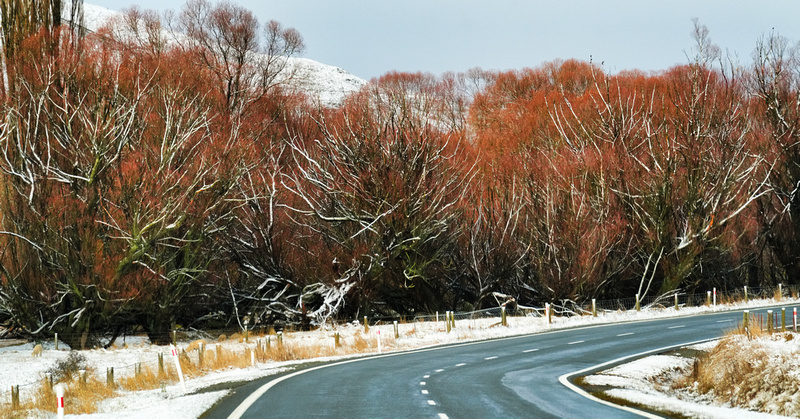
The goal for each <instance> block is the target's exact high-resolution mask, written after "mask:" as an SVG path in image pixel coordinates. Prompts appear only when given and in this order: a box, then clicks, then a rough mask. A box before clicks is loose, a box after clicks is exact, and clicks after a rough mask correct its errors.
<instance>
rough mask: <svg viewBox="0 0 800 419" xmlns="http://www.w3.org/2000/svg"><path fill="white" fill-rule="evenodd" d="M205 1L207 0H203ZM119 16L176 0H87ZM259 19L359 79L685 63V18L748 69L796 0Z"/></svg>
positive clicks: (337, 8) (409, 3)
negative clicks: (290, 30) (582, 64)
mask: <svg viewBox="0 0 800 419" xmlns="http://www.w3.org/2000/svg"><path fill="white" fill-rule="evenodd" d="M212 2H213V0H212ZM88 3H91V4H95V5H99V6H104V7H107V8H109V9H113V10H122V9H125V8H127V7H130V6H131V5H133V4H137V5H139V7H140V8H142V9H153V10H156V11H159V12H161V11H164V10H167V9H172V10H175V11H179V10H180V9H181V7H182V6H183V4H184V3H185V1H184V0H143V1H132V0H90V1H88ZM233 3H235V4H239V5H241V6H243V7H246V8H247V9H250V10H251V11H253V13H254V14H255V15H256V17H258V19H259V21H260V22H266V21H268V20H271V19H275V20H277V21H279V22H281V23H282V24H283V25H285V26H290V27H294V28H296V29H297V30H299V31H300V33H301V34H302V35H303V38H304V40H305V43H306V50H305V52H304V54H303V55H302V56H303V57H306V58H311V59H313V60H317V61H320V62H323V63H325V64H330V65H335V66H338V67H342V68H344V69H345V70H347V71H349V72H350V73H353V74H355V75H357V76H359V77H362V78H365V79H371V78H373V77H378V76H380V75H382V74H385V73H386V72H389V71H392V70H398V71H411V72H416V71H423V72H431V73H434V74H441V73H443V72H447V71H455V72H459V71H465V70H467V69H469V68H472V67H481V68H483V69H486V70H508V69H522V68H525V67H536V66H538V65H540V64H541V63H543V62H546V61H552V60H554V59H557V58H563V59H567V58H577V59H580V60H589V59H590V58H591V59H592V60H593V61H594V62H595V63H598V64H599V63H603V68H604V70H606V71H607V72H611V73H616V72H618V71H620V70H627V69H640V70H645V71H654V70H664V69H667V68H669V67H671V66H673V65H675V64H683V63H686V62H687V54H690V53H691V49H692V46H693V42H692V38H691V35H690V33H691V31H692V18H694V17H696V18H698V19H699V21H700V23H701V24H704V25H706V26H707V27H708V29H709V31H710V37H711V40H712V41H713V42H714V43H716V44H717V45H719V46H720V47H721V48H722V50H723V51H726V50H727V51H728V52H730V53H731V54H735V55H737V56H738V59H739V61H740V62H741V63H742V64H749V62H750V53H751V52H752V50H753V47H754V46H755V44H756V42H757V40H758V39H759V37H761V36H762V35H765V34H767V35H768V34H769V33H770V32H771V31H773V30H774V31H775V32H776V33H779V34H780V35H783V36H785V37H787V38H789V39H790V40H791V41H792V42H797V41H800V1H797V0H780V1H769V0H764V1H749V2H743V1H741V2H740V1H735V0H724V1H723V0H680V1H673V0H660V1H650V0H596V1H588V0H584V1H578V0H552V1H540V0H527V1H526V0H516V1H514V0H491V1H489V0H482V1H478V0H401V1H389V0H239V1H233Z"/></svg>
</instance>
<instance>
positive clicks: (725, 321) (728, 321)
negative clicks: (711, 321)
mask: <svg viewBox="0 0 800 419" xmlns="http://www.w3.org/2000/svg"><path fill="white" fill-rule="evenodd" d="M732 321H733V319H728V320H719V321H717V323H730V322H732Z"/></svg>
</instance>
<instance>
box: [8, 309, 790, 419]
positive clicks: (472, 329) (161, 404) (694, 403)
mask: <svg viewBox="0 0 800 419" xmlns="http://www.w3.org/2000/svg"><path fill="white" fill-rule="evenodd" d="M783 303H785V305H786V307H792V304H797V303H798V301H797V300H789V301H784V302H783ZM774 304H775V301H774V300H771V299H770V300H759V301H751V302H749V303H748V304H742V303H739V304H733V305H727V306H722V305H719V306H715V307H711V308H709V307H692V308H682V309H681V310H680V311H675V310H672V309H653V310H643V311H641V312H636V311H629V312H609V313H604V314H601V315H600V316H599V317H597V318H593V317H591V316H584V317H572V318H554V321H553V323H552V324H547V321H546V320H545V319H544V318H542V317H525V318H518V317H511V318H509V320H508V323H509V326H508V327H501V326H499V319H498V318H485V319H476V320H458V321H457V322H456V323H457V327H456V328H455V329H453V330H452V331H451V332H450V333H448V332H447V331H446V330H445V325H444V323H443V322H442V321H440V322H434V321H431V322H424V323H404V324H400V325H399V326H398V327H399V335H400V338H399V339H394V328H393V327H394V326H393V325H391V324H388V325H381V326H372V327H370V332H369V334H368V335H366V336H368V338H369V339H375V340H376V339H377V336H378V334H377V331H380V332H381V334H380V335H381V336H383V338H382V350H383V351H384V352H386V351H402V350H408V349H413V348H421V347H429V346H434V345H440V344H448V343H456V342H467V341H475V340H482V339H490V338H500V337H506V336H513V335H520V334H529V333H538V332H543V331H548V330H554V329H560V328H567V327H575V326H580V325H593V324H602V323H609V322H624V321H635V320H644V319H652V318H665V317H675V316H686V315H692V314H697V313H702V312H708V311H720V310H730V309H739V308H746V307H758V306H765V305H774ZM338 332H339V333H340V335H341V339H342V342H343V345H344V346H345V347H352V346H354V345H355V341H356V339H357V338H360V337H363V336H365V335H364V334H363V328H362V327H361V326H359V325H355V324H349V325H342V326H339V328H338ZM0 342H2V341H0ZM274 342H275V340H274V337H273V343H274ZM284 342H285V343H286V344H289V343H292V344H294V345H300V346H303V345H307V346H320V345H329V346H331V347H332V346H333V344H334V339H333V331H332V330H317V331H310V332H294V333H287V334H286V335H285V336H284ZM124 343H126V344H127V345H126V346H127V347H125V348H122V347H119V346H123V342H119V341H118V345H115V346H116V348H112V349H109V350H103V349H95V350H88V351H83V352H82V353H83V354H84V355H85V356H86V358H87V360H88V362H89V364H90V365H91V366H92V367H93V368H94V369H95V371H104V370H105V369H106V367H114V368H115V375H116V376H117V377H122V376H125V375H132V374H133V365H134V364H135V363H137V362H141V363H147V364H149V365H153V363H154V362H156V359H157V356H158V355H157V354H158V352H163V353H164V354H165V362H171V361H169V349H168V348H166V347H159V346H152V345H150V344H149V343H148V342H147V340H146V338H141V337H128V338H127V341H126V342H124ZM371 343H372V345H371V346H370V347H369V348H368V349H367V350H366V352H367V353H376V352H377V344H376V342H375V341H373V342H371ZM794 343H795V344H797V343H798V342H794ZM188 344H189V342H188V341H187V342H179V346H180V347H183V348H185V347H186V346H188ZM217 344H220V345H225V347H226V348H227V349H229V350H240V351H242V352H243V351H244V348H245V346H247V345H249V346H250V347H251V348H252V347H253V345H254V343H253V341H252V340H251V341H250V343H243V342H242V343H239V342H235V341H226V342H224V343H211V342H210V343H209V346H212V345H217ZM0 346H2V344H0ZM43 346H44V347H45V350H44V353H43V355H42V356H41V357H39V358H33V357H32V356H31V351H32V350H33V344H32V343H25V344H21V345H14V346H7V347H2V348H0V371H3V373H2V374H0V400H3V401H7V400H9V399H10V392H9V391H8V389H10V388H11V386H12V385H20V393H21V395H22V398H23V399H24V398H25V397H26V395H29V394H30V393H31V392H33V390H34V388H35V386H36V385H38V383H41V380H42V379H43V377H44V373H45V371H46V370H47V369H48V368H50V367H51V366H52V365H53V364H54V363H55V362H56V361H57V360H60V359H64V358H66V357H67V356H68V351H67V348H65V345H64V344H63V343H61V344H60V345H59V347H60V348H59V349H60V350H59V351H56V350H55V349H54V344H53V342H46V343H45V344H44V345H43ZM209 349H212V350H213V347H212V348H209ZM343 353H344V352H343ZM353 356H363V354H354V355H352V354H351V355H337V356H331V357H327V358H324V359H318V360H330V361H333V360H337V359H344V358H347V357H353ZM300 362H304V361H293V362H266V363H257V364H256V365H255V366H250V367H247V368H243V369H229V370H225V371H219V372H212V373H209V374H207V375H204V376H201V377H197V378H192V379H189V380H187V381H186V391H185V392H184V390H183V388H182V387H181V386H180V384H178V383H171V384H169V385H167V386H166V387H164V388H163V389H161V388H159V389H156V390H149V391H139V392H118V396H116V397H114V398H112V399H108V400H106V401H105V402H102V403H101V405H100V411H101V413H95V414H92V415H85V416H86V417H90V418H91V419H95V418H106V417H108V418H111V417H114V418H120V417H131V418H133V417H147V416H150V417H171V418H196V417H198V416H200V415H201V414H202V413H203V412H205V411H206V410H207V409H209V408H210V407H211V406H213V405H214V404H215V403H216V402H217V401H219V400H220V399H221V398H223V397H224V396H225V395H226V394H227V390H221V391H209V392H206V391H205V390H204V389H206V388H209V387H212V386H215V385H219V384H222V383H231V382H242V381H249V380H254V379H257V378H260V377H265V376H268V375H272V374H275V373H278V372H280V371H284V370H286V369H291V368H292V366H293V365H294V364H297V363H300ZM687 362H689V363H690V362H691V360H689V359H687V358H680V357H676V356H666V355H658V356H651V357H648V358H645V359H641V360H637V361H634V362H632V363H630V364H626V365H622V366H619V367H616V368H614V369H612V370H609V371H606V372H603V373H602V374H600V375H597V376H594V377H589V378H587V380H596V381H592V382H591V384H604V385H613V386H614V387H618V388H617V389H615V390H611V391H610V394H611V395H613V396H614V397H619V398H624V399H629V400H631V401H634V402H638V403H642V404H647V405H653V406H658V407H661V408H667V409H669V410H671V411H677V412H687V413H689V414H690V415H692V416H699V417H745V416H746V415H750V416H752V417H766V416H764V415H762V414H755V413H753V412H748V411H745V410H741V409H735V410H731V409H729V408H724V407H709V406H706V404H705V401H704V400H702V399H697V400H689V401H687V400H679V399H677V398H675V397H668V396H666V395H664V394H662V393H661V392H659V390H658V389H657V386H656V385H654V384H653V380H651V378H652V377H657V376H659V375H664V374H669V373H670V371H674V370H675V368H676V366H685V364H686V363H687ZM602 380H605V381H602ZM68 400H69V399H68V397H67V403H68ZM44 416H45V417H47V415H46V414H45V415H44ZM772 417H774V416H772Z"/></svg>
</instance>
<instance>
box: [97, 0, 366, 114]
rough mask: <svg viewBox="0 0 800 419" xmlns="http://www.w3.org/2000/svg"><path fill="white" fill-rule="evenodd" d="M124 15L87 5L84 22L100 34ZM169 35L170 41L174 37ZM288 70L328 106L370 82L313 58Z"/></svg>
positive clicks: (311, 95)
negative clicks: (110, 23) (106, 26)
mask: <svg viewBox="0 0 800 419" xmlns="http://www.w3.org/2000/svg"><path fill="white" fill-rule="evenodd" d="M119 15H121V13H120V12H117V11H114V10H110V9H107V8H105V7H102V6H96V5H93V4H89V3H84V22H85V24H86V27H87V29H89V30H90V31H97V30H98V29H99V28H100V27H102V26H103V25H104V24H105V23H106V22H108V21H109V20H110V19H113V18H114V17H116V16H119ZM174 36H175V35H174V34H169V36H168V38H173V37H174ZM289 61H290V64H289V65H288V66H287V69H294V70H295V71H296V74H295V77H294V80H293V82H294V85H295V86H297V87H298V88H299V89H300V90H301V91H303V92H304V93H306V94H307V95H308V96H309V98H310V99H311V100H312V101H314V102H315V103H316V102H317V101H319V104H320V105H322V106H326V107H336V106H339V105H341V103H342V100H344V98H345V97H346V96H347V95H348V94H351V93H353V92H356V91H358V90H359V89H361V88H362V87H363V86H364V85H365V84H366V83H367V81H366V80H364V79H362V78H360V77H357V76H354V75H352V74H350V73H348V72H347V70H344V69H342V68H339V67H335V66H331V65H327V64H324V63H320V62H319V61H314V60H312V59H310V58H298V57H290V58H289Z"/></svg>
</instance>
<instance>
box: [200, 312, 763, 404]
mask: <svg viewBox="0 0 800 419" xmlns="http://www.w3.org/2000/svg"><path fill="white" fill-rule="evenodd" d="M765 310H766V308H764V311H765ZM778 310H779V309H778ZM759 311H760V310H759ZM751 312H756V310H751ZM741 318H742V312H741V310H739V311H728V312H722V313H713V314H703V315H696V316H691V317H679V318H672V319H664V320H648V321H637V322H629V323H621V324H620V323H618V324H609V325H601V326H592V327H580V328H574V329H566V330H560V331H553V332H546V333H539V334H533V335H525V336H520V337H513V338H505V339H496V340H490V341H482V342H476V343H468V344H457V345H452V346H445V347H437V348H432V349H427V350H417V351H411V352H404V353H398V354H390V355H383V356H372V357H367V358H360V359H355V360H349V361H345V362H339V363H333V364H322V365H317V366H311V367H309V368H307V369H305V370H301V371H298V372H295V373H291V374H288V375H284V376H281V377H278V378H275V377H268V378H266V379H264V380H262V381H260V382H254V383H251V384H249V385H247V386H244V387H242V388H240V389H237V391H236V394H234V396H232V397H229V398H228V399H226V400H224V401H223V402H222V403H220V404H219V405H218V406H217V407H216V408H215V409H214V410H213V411H211V412H209V413H208V414H207V415H205V416H204V417H206V418H210V419H215V418H228V417H242V418H263V417H271V418H297V417H340V418H376V417H391V418H397V417H433V418H437V417H438V418H447V417H450V418H489V417H501V416H503V417H536V418H547V417H558V418H586V417H603V418H612V417H613V418H617V417H619V418H625V417H638V416H639V414H638V413H635V412H633V411H625V410H620V409H617V408H615V407H613V406H611V405H608V404H601V403H598V402H597V401H595V400H593V399H589V398H586V397H584V396H582V395H581V394H579V393H576V392H575V391H573V390H572V389H570V388H568V387H566V386H565V385H564V384H562V383H561V382H560V381H559V377H562V376H563V377H564V378H562V380H563V381H566V379H567V378H568V377H570V376H571V375H573V374H574V373H576V372H579V371H582V370H583V371H582V373H585V372H587V371H591V370H594V369H604V368H607V367H608V366H609V365H613V364H615V363H621V362H623V361H625V360H626V359H627V358H632V357H638V356H641V355H643V354H646V353H654V352H661V351H664V350H666V349H667V348H670V347H675V346H682V345H684V344H687V343H690V342H697V341H702V340H707V339H712V338H716V337H719V336H720V335H722V334H723V333H724V332H725V331H727V330H729V329H731V328H733V327H735V326H736V324H737V322H738V321H739V320H740V319H741ZM601 364H605V365H604V366H602V367H598V366H599V365H601ZM248 396H249V397H250V399H251V400H247V401H245V400H244V399H245V397H248ZM243 402H244V404H243ZM237 409H238V410H237Z"/></svg>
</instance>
